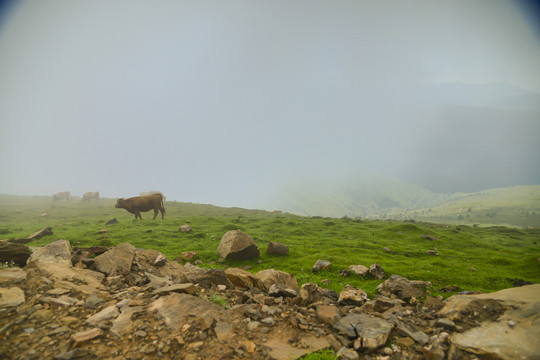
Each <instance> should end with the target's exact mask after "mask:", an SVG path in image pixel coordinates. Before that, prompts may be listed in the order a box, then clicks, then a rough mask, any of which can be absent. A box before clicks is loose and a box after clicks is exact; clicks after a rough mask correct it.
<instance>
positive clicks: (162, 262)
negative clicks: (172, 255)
mask: <svg viewBox="0 0 540 360" xmlns="http://www.w3.org/2000/svg"><path fill="white" fill-rule="evenodd" d="M166 263H167V258H166V257H165V256H163V255H161V254H159V255H158V256H157V257H156V260H154V266H163V265H165V264H166Z"/></svg>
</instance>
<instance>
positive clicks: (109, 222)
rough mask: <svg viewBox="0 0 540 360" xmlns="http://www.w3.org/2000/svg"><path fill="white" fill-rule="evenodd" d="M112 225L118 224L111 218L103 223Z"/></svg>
mask: <svg viewBox="0 0 540 360" xmlns="http://www.w3.org/2000/svg"><path fill="white" fill-rule="evenodd" d="M113 224H118V220H116V218H113V219H111V220H109V221H107V222H106V223H105V225H113Z"/></svg>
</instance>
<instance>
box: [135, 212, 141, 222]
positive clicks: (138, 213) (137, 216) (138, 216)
mask: <svg viewBox="0 0 540 360" xmlns="http://www.w3.org/2000/svg"><path fill="white" fill-rule="evenodd" d="M137 218H139V219H141V220H142V216H141V213H140V212H139V211H137V212H136V213H135V220H137Z"/></svg>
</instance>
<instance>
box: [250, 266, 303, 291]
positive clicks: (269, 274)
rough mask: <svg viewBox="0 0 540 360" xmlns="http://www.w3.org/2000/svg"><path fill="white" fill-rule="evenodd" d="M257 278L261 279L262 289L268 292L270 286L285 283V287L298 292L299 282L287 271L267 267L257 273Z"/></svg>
mask: <svg viewBox="0 0 540 360" xmlns="http://www.w3.org/2000/svg"><path fill="white" fill-rule="evenodd" d="M255 278H257V280H259V283H260V284H261V285H262V286H263V288H262V289H261V290H264V291H266V292H268V291H269V290H270V287H271V286H272V285H274V284H277V285H284V287H285V288H288V289H292V290H294V291H297V292H298V282H297V281H296V278H295V277H294V275H291V274H287V273H286V272H283V271H280V270H275V269H266V270H262V271H259V272H258V273H257V274H255Z"/></svg>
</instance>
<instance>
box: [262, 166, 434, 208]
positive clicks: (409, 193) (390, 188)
mask: <svg viewBox="0 0 540 360" xmlns="http://www.w3.org/2000/svg"><path fill="white" fill-rule="evenodd" d="M441 201H442V198H441V196H440V195H437V194H435V193H433V192H431V191H429V190H425V189H422V188H420V187H418V186H415V185H411V184H407V183H405V182H403V181H400V180H397V179H393V178H390V177H385V176H382V175H380V174H375V173H369V174H362V175H356V176H351V177H344V178H342V179H334V180H329V179H326V180H322V179H318V180H317V179H301V180H297V181H296V182H294V183H290V184H287V185H285V186H283V187H282V188H281V189H280V190H279V191H278V192H277V193H276V194H275V196H274V199H273V201H272V204H273V207H274V208H279V209H282V210H284V211H287V212H291V213H295V214H300V215H307V216H315V215H316V216H330V217H342V216H350V217H356V216H361V217H365V216H368V215H371V214H376V213H381V212H384V211H388V210H390V209H402V210H404V209H414V208H418V207H429V206H434V205H436V204H439V203H440V202H441Z"/></svg>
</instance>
